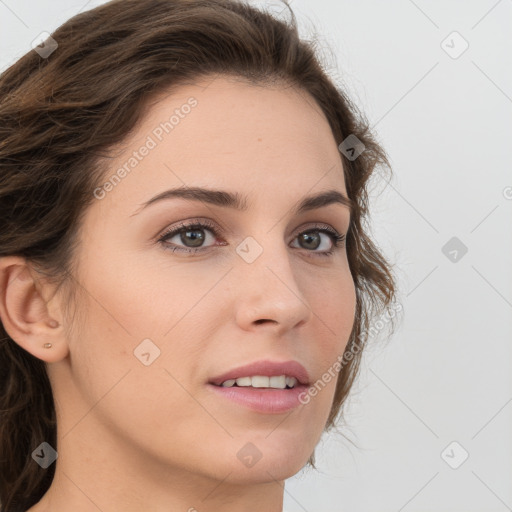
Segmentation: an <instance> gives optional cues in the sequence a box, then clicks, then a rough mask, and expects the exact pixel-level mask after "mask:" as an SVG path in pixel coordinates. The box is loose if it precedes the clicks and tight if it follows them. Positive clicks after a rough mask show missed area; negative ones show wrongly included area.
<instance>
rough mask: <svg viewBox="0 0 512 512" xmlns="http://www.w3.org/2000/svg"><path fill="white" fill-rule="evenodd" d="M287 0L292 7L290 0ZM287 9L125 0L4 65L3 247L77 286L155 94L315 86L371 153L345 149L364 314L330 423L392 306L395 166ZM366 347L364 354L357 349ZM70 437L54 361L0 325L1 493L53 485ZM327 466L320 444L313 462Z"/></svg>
mask: <svg viewBox="0 0 512 512" xmlns="http://www.w3.org/2000/svg"><path fill="white" fill-rule="evenodd" d="M283 7H285V6H283ZM289 12H290V14H291V19H290V20H289V21H286V22H285V21H282V20H280V19H278V18H277V17H274V16H271V15H270V14H269V13H266V12H264V11H261V10H257V9H255V8H254V7H251V6H249V5H248V4H247V3H244V2H242V1H238V0H145V1H144V2H141V1H140V0H114V1H111V2H109V3H106V4H104V5H101V6H99V7H97V8H95V9H92V10H90V11H88V12H84V13H81V14H79V15H77V16H74V17H73V18H71V19H70V20H68V21H67V22H66V23H64V24H63V25H62V26H60V27H59V28H58V29H57V30H56V31H55V32H54V33H52V37H53V39H54V40H55V41H56V42H57V44H58V48H57V49H56V50H55V51H54V52H53V53H51V54H50V55H48V56H41V55H40V54H39V52H37V51H35V50H32V51H30V52H28V53H27V54H26V55H24V56H23V57H22V58H20V59H19V60H18V61H17V62H16V63H15V64H13V65H12V66H10V67H9V68H8V69H7V70H6V71H4V72H3V73H2V74H1V75H0V218H1V219H2V221H1V222H2V225H3V226H4V227H3V228H2V230H1V232H0V257H1V256H8V255H17V256H21V257H24V258H26V260H27V261H29V262H30V263H31V265H33V268H35V269H36V270H37V272H39V273H41V274H43V275H44V276H45V278H46V279H49V280H51V281H52V282H54V283H55V284H57V285H58V287H60V286H61V285H65V286H64V289H65V290H66V293H69V299H70V300H69V304H72V303H73V301H72V299H74V298H76V295H75V293H76V292H77V291H78V287H77V285H76V284H74V283H73V262H74V261H75V259H74V255H75V254H76V251H77V250H78V245H77V240H78V237H77V233H78V227H79V225H80V221H81V219H82V215H83V213H84V211H85V210H86V208H87V207H88V206H89V205H90V204H91V203H92V202H93V201H94V196H93V192H92V191H93V190H94V189H95V187H97V186H98V185H100V184H101V183H102V178H103V177H104V175H105V172H106V171H107V170H108V168H107V165H106V164H107V163H108V160H107V159H105V158H104V157H105V156H106V155H107V153H106V151H108V150H109V148H112V147H114V146H115V145H116V144H118V143H121V142H122V141H123V140H125V138H126V137H127V135H128V134H129V133H131V131H132V130H133V129H134V127H135V126H136V124H137V122H138V121H139V120H140V119H141V117H142V115H143V114H144V111H145V107H147V105H148V100H149V99H150V97H156V96H157V95H158V94H159V93H161V92H165V91H168V92H171V91H172V90H174V89H175V88H176V87H178V86H180V85H181V84H185V83H194V81H196V80H199V79H200V78H203V77H209V76H212V77H213V76H214V75H216V74H225V75H232V76H235V77H238V78H240V79H245V80H246V81H249V82H251V83H255V84H256V83H259V84H263V85H265V84H270V83H274V82H275V81H276V80H277V81H279V82H281V83H286V84H290V85H292V86H296V87H298V88H300V89H301V90H304V91H306V92H308V93H309V94H310V95H311V96H312V97H313V98H314V99H315V101H316V102H317V103H318V105H319V106H320V107H321V109H322V110H323V112H324V114H325V116H326V118H327V120H328V122H329V124H330V127H331V129H332V132H333V134H334V137H335V140H336V141H337V143H338V144H339V143H341V142H342V141H343V140H345V139H346V137H348V136H349V135H355V136H356V137H357V139H359V141H360V142H361V143H362V144H364V148H365V149H364V151H363V153H362V154H360V155H359V156H358V157H357V158H355V159H354V158H349V157H347V156H346V154H343V153H342V152H341V151H340V158H341V159H342V162H343V166H344V172H345V183H346V187H347V193H348V196H349V198H350V199H351V200H352V201H353V203H354V210H353V212H352V218H351V226H350V229H349V232H348V235H347V241H346V247H347V255H348V261H349V265H350V269H351V272H352V277H353V280H354V283H355V286H356V296H357V300H356V317H355V322H354V328H353V330H352V333H351V336H350V339H349V342H348V344H347V347H346V351H345V353H352V354H353V357H352V358H350V359H349V360H346V361H344V363H343V365H342V366H343V369H342V371H340V373H339V376H338V382H337V388H336V392H335V397H334V403H333V407H332V410H331V412H330V415H329V418H328V421H327V424H326V430H328V429H330V428H331V427H333V426H334V425H335V422H336V421H337V419H338V418H337V416H338V413H339V412H340V408H341V406H342V404H344V403H345V399H346V398H347V396H348V393H349V390H350V388H351V387H352V384H353V382H354V380H355V378H356V375H357V373H358V369H359V364H360V359H361V354H362V350H361V349H362V347H364V346H365V342H366V341H367V339H368V328H369V326H370V323H371V321H372V320H373V319H374V318H375V316H376V315H377V314H379V313H382V312H384V311H387V310H388V309H389V308H390V305H391V303H392V300H393V298H394V295H395V284H394V278H393V274H392V272H391V267H390V265H389V263H388V262H387V261H386V260H385V259H384V257H383V256H382V255H381V253H380V252H379V250H378V248H377V247H376V246H375V245H374V243H372V241H371V240H370V238H369V236H368V234H367V232H366V227H365V222H366V217H367V215H368V191H367V187H368V179H369V177H370V176H371V175H372V173H373V171H374V169H375V168H376V167H377V166H379V165H382V166H385V167H386V168H387V169H388V170H390V166H389V162H388V160H387V157H386V153H385V152H384V150H383V149H382V148H381V147H380V146H379V144H378V143H377V142H376V140H375V139H374V137H373V135H372V134H371V132H370V130H369V127H368V122H367V121H366V120H365V118H364V116H363V115H362V114H361V113H360V112H359V110H358V109H357V108H356V106H355V105H354V104H353V103H351V101H350V100H349V98H348V97H347V96H346V95H345V93H344V92H343V91H342V90H340V88H338V87H337V86H336V85H335V84H334V83H333V81H332V79H331V78H329V76H328V74H327V72H326V71H325V70H324V68H323V64H322V63H321V61H320V60H319V58H318V56H317V55H316V50H315V45H314V43H313V42H308V41H304V40H301V39H300V38H299V34H298V29H297V25H296V20H295V16H294V14H293V12H292V11H291V9H289ZM356 347H358V349H357V352H356V351H355V348H356ZM43 441H46V442H48V443H49V444H50V445H51V446H52V447H54V448H56V449H57V447H56V445H57V439H56V415H55V408H54V402H53V397H52V390H51V386H50V382H49V380H48V377H47V373H46V367H45V363H44V362H43V361H42V360H40V359H38V358H35V357H34V356H32V355H31V354H29V353H28V352H27V351H25V350H24V349H22V348H21V347H20V346H19V345H18V344H17V343H15V342H14V341H13V340H12V339H11V338H10V337H9V336H8V335H7V333H6V331H5V329H4V327H3V325H2V324H1V323H0V502H1V504H2V508H1V510H2V511H3V512H19V511H20V510H26V509H28V508H30V507H31V506H32V505H34V504H35V503H37V502H38V501H39V500H40V499H41V497H42V496H43V495H44V494H45V492H46V491H47V490H48V488H49V486H50V484H51V482H52V479H53V476H54V473H55V464H52V465H50V466H49V467H48V469H42V468H41V467H40V466H39V465H38V464H36V463H35V462H34V460H33V459H32V457H31V454H32V452H33V450H34V449H35V448H36V447H37V446H38V445H39V444H41V442H43ZM308 462H309V463H310V464H311V465H312V466H313V467H315V466H314V453H313V454H312V455H311V458H310V460H309V461H308Z"/></svg>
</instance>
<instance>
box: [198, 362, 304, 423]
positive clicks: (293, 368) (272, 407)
mask: <svg viewBox="0 0 512 512" xmlns="http://www.w3.org/2000/svg"><path fill="white" fill-rule="evenodd" d="M254 375H265V376H267V377H274V376H279V375H288V376H289V377H295V378H296V379H297V381H298V382H297V384H296V385H295V387H294V388H292V389H270V388H261V389H258V388H251V387H236V386H234V387H223V386H221V384H222V383H223V382H224V381H226V380H229V379H238V378H239V377H252V376H254ZM308 384H309V375H308V372H307V371H306V369H305V368H304V366H302V365H301V364H300V363H298V362H297V361H284V362H278V361H268V360H263V361H256V362H255V363H252V364H248V365H245V366H240V367H238V368H234V369H233V370H230V371H228V372H226V373H224V374H223V375H219V376H218V377H215V378H213V379H212V380H211V381H210V382H209V383H208V385H209V388H210V389H211V390H212V391H213V392H214V393H218V394H219V395H220V396H223V397H225V398H228V399H229V400H232V401H234V402H235V403H237V404H240V405H244V406H245V407H248V408H249V409H251V410H253V411H257V412H260V413H268V414H278V413H283V412H286V411H288V410H290V409H293V408H295V407H297V406H298V405H300V404H301V403H303V402H301V401H300V400H299V397H300V395H301V393H303V392H305V391H306V390H307V388H308Z"/></svg>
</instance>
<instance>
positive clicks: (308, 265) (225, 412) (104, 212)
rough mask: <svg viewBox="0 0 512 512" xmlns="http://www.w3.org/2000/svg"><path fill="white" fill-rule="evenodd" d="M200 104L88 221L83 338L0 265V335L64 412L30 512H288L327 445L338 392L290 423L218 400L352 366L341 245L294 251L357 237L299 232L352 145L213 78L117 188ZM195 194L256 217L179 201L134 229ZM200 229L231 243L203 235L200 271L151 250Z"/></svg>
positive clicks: (264, 92)
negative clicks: (148, 344)
mask: <svg viewBox="0 0 512 512" xmlns="http://www.w3.org/2000/svg"><path fill="white" fill-rule="evenodd" d="M190 96H193V97H194V98H196V99H197V101H198V104H197V106H196V107H195V108H193V109H192V110H191V112H190V114H188V115H187V116H185V117H184V118H183V119H181V120H180V122H179V124H178V125H177V126H175V128H174V129H173V130H172V131H171V132H170V133H169V134H165V135H164V137H163V139H162V141H161V142H160V143H159V144H158V145H157V146H156V147H155V148H154V149H152V150H151V151H150V152H149V154H148V155H147V156H145V157H144V159H142V161H140V162H139V164H138V165H137V166H136V167H135V168H134V169H133V170H132V171H131V172H130V174H128V175H127V176H126V177H124V179H122V180H121V182H120V183H119V184H117V185H116V186H115V187H114V188H113V189H112V190H111V191H110V192H108V193H107V194H106V195H105V197H104V198H103V199H101V200H95V201H94V203H93V204H92V205H91V206H90V207H89V208H88V210H87V212H86V215H85V217H84V221H83V224H82V226H81V230H80V237H79V240H80V245H79V251H78V253H77V260H76V268H77V273H76V275H75V276H74V277H75V279H76V280H77V281H78V282H79V283H80V285H81V287H82V288H83V290H86V293H85V292H84V293H83V294H82V295H81V300H80V301H79V303H78V304H77V309H78V310H79V312H80V314H77V316H76V318H75V320H74V321H73V319H72V318H67V316H66V314H65V309H64V303H63V299H62V296H61V295H60V294H59V293H53V292H54V290H53V289H52V287H51V285H50V284H49V283H47V282H45V281H44V280H42V279H41V276H40V275H38V274H37V273H36V272H35V271H34V270H33V269H32V268H31V267H30V266H28V265H26V262H25V261H24V260H23V259H22V258H19V257H6V258H3V259H2V260H1V264H0V271H1V282H2V283H3V288H4V289H3V290H2V293H1V303H0V315H1V318H2V322H3V323H4V326H5V328H6V330H7V332H8V334H9V335H10V336H11V337H12V338H13V339H14V340H15V341H16V342H17V343H18V344H19V345H21V346H22V347H23V348H24V349H25V350H27V351H28V352H30V353H31V354H33V355H34V356H35V357H38V358H40V359H42V360H44V361H45V362H46V363H47V369H48V374H49V377H50V381H51V385H52V390H53V393H54V398H55V402H56V410H57V422H58V454H59V456H58V459H57V462H56V473H55V478H54V480H53V483H52V485H51V487H50V489H49V490H48V492H47V493H46V494H45V496H44V497H43V498H42V500H41V501H40V502H39V503H38V504H37V505H35V506H33V507H32V508H31V509H30V512H49V511H51V512H67V511H69V510H73V511H75V512H93V511H94V512H97V511H99V510H101V511H103V512H118V511H119V512H120V511H123V512H135V511H136V512H140V510H151V511H154V512H163V511H166V512H167V511H169V510H176V511H183V512H187V511H188V512H194V511H197V512H214V511H219V510H222V511H223V512H230V511H235V510H236V511H237V512H240V511H245V512H251V511H258V512H259V511H261V510H266V511H270V512H278V511H281V510H282V504H283V493H284V480H285V479H286V478H289V477H291V476H292V475H294V474H296V473H297V472H298V471H299V470H300V469H301V468H302V467H303V466H304V465H305V464H306V462H307V460H308V458H309V457H310V455H311V454H312V452H313V451H314V448H315V446H316V444H317V443H318V441H319V440H320V436H321V434H322V432H323V429H324V426H325V423H326V421H327V418H328V415H329V411H330V409H331V406H332V402H333V396H334V390H335V383H336V380H335V379H332V380H331V381H330V382H329V383H328V384H327V385H326V386H325V388H324V389H323V390H322V391H321V392H319V393H318V394H317V395H316V396H315V397H312V398H311V400H310V402H309V403H308V404H306V405H301V406H299V407H297V408H295V409H293V410H292V411H291V412H286V413H281V414H262V413H258V412H254V411H251V410H249V409H247V408H245V407H243V406H240V405H236V404H234V403H232V402H231V401H228V400H226V399H224V398H223V397H217V396H213V394H212V392H211V390H210V389H209V388H208V386H207V382H208V381H209V380H210V379H211V378H213V377H214V376H217V375H219V374H222V373H224V372H225V371H227V370H229V369H231V368H234V367H236V366H239V365H242V364H246V363H249V362H253V361H256V360H260V359H272V360H278V361H285V360H288V359H294V360H297V361H298V362H300V363H301V364H303V365H304V366H305V367H306V369H307V371H308V373H309V376H310V381H311V382H312V383H313V382H315V381H317V380H318V379H320V378H321V376H322V374H323V373H324V372H325V371H327V370H328V369H329V368H330V367H331V366H332V365H333V363H334V362H335V360H336V358H337V357H338V356H339V355H340V354H342V353H343V351H344V348H345V346H346V344H347V341H348V339H349V335H350V332H351V329H352V326H353V322H354V315H355V301H356V297H355V288H354V283H353V279H352V276H351V273H350V269H349V264H348V259H347V255H346V249H345V246H344V245H343V246H342V247H341V248H338V249H337V250H336V248H335V252H334V254H333V255H332V256H328V257H322V256H320V255H318V253H320V252H325V251H327V250H330V249H331V248H332V247H333V245H334V242H333V241H332V240H331V238H330V237H329V235H327V234H323V233H320V234H319V236H320V237H321V239H320V240H321V245H320V246H319V247H317V248H314V246H312V247H313V248H310V246H308V245H304V244H302V245H301V239H300V237H299V236H298V235H299V234H300V233H303V232H305V231H307V230H308V229H311V227H312V226H314V224H315V223H319V222H320V223H325V224H328V225H329V226H332V227H333V228H334V229H335V230H336V231H337V232H338V233H340V234H346V233H347V230H348V227H349V222H350V212H349V209H348V208H347V207H345V206H343V205H341V204H331V205H328V206H325V207H322V208H319V209H315V210H312V211H309V212H306V213H303V214H301V215H294V214H292V208H293V207H294V206H295V205H296V203H298V202H299V201H300V200H301V199H302V198H303V197H305V196H307V195H311V194H313V193H318V192H321V191H324V190H327V189H335V190H338V191H340V192H342V193H344V194H345V195H346V188H345V182H344V178H343V168H342V162H341V159H340V154H339V151H338V148H337V145H338V143H339V142H340V141H336V140H335V139H334V137H333V135H332V132H331V130H330V127H329V125H328V122H327V119H326V118H325V116H324V115H323V113H322V112H321V109H320V107H319V106H318V105H317V104H316V103H315V102H314V100H313V98H312V97H310V96H309V95H308V94H307V93H305V92H303V91H298V90H296V89H292V88H289V87H288V88H284V87H283V86H281V87H274V88H271V87H269V86H265V87H256V86H254V85H248V84H245V83H242V82H240V81H235V80H232V79H228V78H226V77H217V78H215V79H214V80H213V81H211V80H210V81H204V82H198V83H197V84H195V85H186V86H182V87H181V88H180V89H179V90H178V91H175V92H174V93H173V94H172V95H163V96H160V97H159V99H158V102H156V103H154V104H153V106H152V107H151V108H150V109H149V111H148V113H147V115H146V116H145V117H144V119H143V120H142V123H141V124H140V125H139V126H138V127H137V129H136V131H135V132H134V134H133V135H132V136H131V137H130V138H129V139H127V141H126V145H125V146H123V148H124V149H123V152H122V153H118V154H117V155H116V157H115V158H114V159H113V160H112V165H111V167H110V169H111V171H112V172H110V173H109V174H108V176H111V175H112V173H113V172H115V170H116V169H118V167H120V166H122V165H123V163H124V162H126V160H127V158H128V157H129V155H131V153H132V152H133V151H134V150H137V149H138V148H140V146H141V145H142V144H144V142H145V141H146V139H147V136H148V135H149V134H151V132H152V130H154V129H155V127H157V126H158V125H159V124H160V123H161V122H162V121H164V120H167V119H168V118H169V116H170V114H169V113H170V112H171V113H172V111H174V109H176V108H180V106H181V105H183V104H184V103H186V101H187V99H188V98H189V97H190ZM108 176H107V178H108ZM184 185H186V186H187V187H191V186H203V187H209V188H214V189H221V190H228V191H231V192H238V193H241V194H243V195H247V197H248V205H249V206H248V209H247V211H245V212H239V211H235V210H232V209H230V208H226V207H219V206H213V205H207V204H206V203H203V202H196V201H189V200H185V199H181V198H180V199H171V200H165V201H160V202H157V203H155V204H153V205H151V206H148V207H147V208H145V209H143V210H142V211H141V212H140V213H138V214H136V215H133V214H134V212H135V211H136V210H137V209H139V208H140V206H141V204H143V203H144V202H145V201H147V200H149V199H150V198H151V197H153V196H155V195H157V194H159V193H160V192H162V191H164V190H167V189H170V188H175V187H181V186H184ZM192 219H198V220H201V219H203V220H204V219H210V221H211V222H213V224H214V226H215V227H217V228H218V230H219V233H220V234H219V236H218V237H215V235H214V234H213V233H211V232H210V231H205V232H204V235H205V236H206V237H207V238H206V239H205V241H204V243H203V247H209V248H207V249H205V251H204V252H203V253H198V254H196V255H194V254H187V253H178V252H172V250H166V249H165V248H164V245H163V244H162V243H161V242H160V243H159V242H157V241H156V238H157V235H161V234H163V233H164V231H165V230H166V229H167V228H169V227H172V226H175V225H177V224H178V223H179V221H187V220H192ZM248 236H251V237H253V238H254V239H255V240H256V241H257V243H258V244H259V245H260V246H261V247H262V249H263V252H262V253H261V254H260V255H259V257H257V258H256V259H255V260H254V261H253V262H252V263H247V262H246V261H245V260H244V259H243V258H241V257H240V256H239V255H238V254H237V252H236V248H237V246H238V245H239V244H241V243H242V241H243V240H244V239H245V238H246V237H248ZM188 240H189V245H188V246H189V247H192V245H191V244H190V239H188ZM216 240H217V241H218V244H216ZM167 242H168V243H169V244H172V243H174V244H176V245H179V246H180V247H182V248H184V247H186V245H184V244H186V242H187V240H185V242H184V241H183V239H182V238H180V235H179V234H178V235H175V236H174V237H172V238H171V239H168V240H167ZM220 243H224V245H219V244H220ZM51 320H56V321H57V322H58V323H59V325H58V326H57V327H52V326H51V325H50V323H51ZM146 338H149V339H151V340H152V342H153V343H154V344H155V345H156V346H157V347H158V348H159V349H160V352H161V353H160V356H159V357H158V358H156V359H155V360H154V361H153V362H152V363H151V364H150V365H149V366H145V365H144V364H142V363H141V361H140V360H139V359H138V358H137V357H135V356H134V353H133V352H134V349H135V348H136V347H137V346H138V345H139V344H140V343H141V342H142V340H144V339H146ZM47 342H49V343H52V344H53V346H52V348H50V349H45V348H43V344H44V343H47ZM249 442H250V443H253V444H254V445H255V446H256V447H257V448H258V450H259V451H260V452H261V454H262V457H261V459H260V460H259V461H258V462H257V463H256V464H255V465H253V466H252V467H247V466H246V465H244V464H243V463H242V462H241V461H240V460H239V458H238V457H237V452H238V451H239V450H240V449H241V448H242V447H244V446H245V445H246V444H247V443H249Z"/></svg>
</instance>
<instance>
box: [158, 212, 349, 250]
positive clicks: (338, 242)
mask: <svg viewBox="0 0 512 512" xmlns="http://www.w3.org/2000/svg"><path fill="white" fill-rule="evenodd" d="M196 229H205V230H207V231H211V232H212V233H213V235H215V237H216V238H218V237H219V232H218V231H217V229H216V227H215V226H214V225H213V224H212V223H211V222H209V221H201V222H182V223H180V224H179V225H178V226H175V227H173V228H171V229H170V230H169V231H167V232H165V233H164V234H163V235H162V236H161V237H160V238H159V239H158V242H159V243H161V244H162V245H163V246H164V249H166V250H172V252H175V251H177V252H185V253H193V254H195V253H198V252H202V251H205V250H207V249H209V247H201V248H198V249H192V248H190V247H185V248H184V247H179V246H176V245H175V246H172V245H169V243H168V242H167V240H168V239H169V238H173V237H174V236H175V235H179V234H180V233H182V232H185V231H193V230H196ZM312 231H313V232H314V231H316V232H319V233H325V234H327V235H329V237H330V238H331V240H332V241H333V244H334V248H333V249H331V250H330V251H323V252H316V251H307V250H306V249H305V250H306V251H307V252H311V253H313V254H314V255H315V256H323V257H329V256H333V255H334V253H335V252H336V251H338V250H340V249H341V248H342V247H343V245H344V241H345V238H346V236H345V235H340V234H339V233H338V232H337V231H336V230H334V229H333V228H331V227H329V226H328V225H327V224H322V225H316V226H312V227H311V228H308V229H307V230H305V231H302V232H301V233H299V234H298V235H297V237H298V236H300V235H303V234H306V233H311V232H312ZM297 237H296V238H297Z"/></svg>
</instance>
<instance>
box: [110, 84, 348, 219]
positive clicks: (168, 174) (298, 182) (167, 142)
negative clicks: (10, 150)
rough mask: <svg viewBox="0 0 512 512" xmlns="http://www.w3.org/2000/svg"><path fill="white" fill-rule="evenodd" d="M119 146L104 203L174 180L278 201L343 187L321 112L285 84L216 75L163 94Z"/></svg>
mask: <svg viewBox="0 0 512 512" xmlns="http://www.w3.org/2000/svg"><path fill="white" fill-rule="evenodd" d="M121 147H122V150H121V151H118V152H117V153H116V155H115V157H114V158H113V159H112V160H110V162H109V166H110V168H109V171H110V174H109V173H107V175H106V176H105V181H108V180H109V177H110V176H112V175H115V174H121V175H122V178H121V179H120V180H118V179H116V180H113V181H116V182H118V183H116V184H113V186H112V187H109V188H110V191H109V192H108V194H107V195H106V199H107V201H104V206H106V205H107V204H109V203H114V204H117V205H118V206H125V207H133V206H134V205H135V206H136V205H137V204H140V203H142V202H143V201H145V200H147V198H148V195H154V194H155V193H158V192H161V191H163V190H164V189H166V188H175V187H179V186H181V187H187V186H204V187H210V188H217V189H221V188H222V189H226V190H233V191H234V190H236V191H239V192H241V193H243V195H244V196H248V197H250V196H252V195H255V196H257V195H261V194H265V195H266V196H268V195H270V194H276V199H277V198H278V197H280V198H284V197H286V195H287V192H289V193H290V197H295V198H297V197H302V196H304V195H306V194H307V192H308V191H310V192H314V191H315V190H317V189H325V188H336V189H338V190H340V191H344V192H346V188H345V183H344V179H343V167H342V161H341V157H340V153H339V151H338V148H337V143H336V141H335V139H334V136H333V134H332V131H331V129H330V126H329V123H328V121H327V119H326V118H325V115H324V114H323V112H322V110H321V108H320V107H319V106H318V105H317V104H316V102H315V100H314V99H313V98H312V97H311V96H310V95H309V94H308V93H306V92H305V91H301V90H297V89H295V88H292V87H290V86H285V85H273V86H272V87H270V86H256V85H252V84H247V83H245V82H241V81H239V80H234V79H231V78H228V77H217V78H215V79H209V80H204V81H201V82H198V83H195V84H190V85H184V86H181V87H179V88H178V89H176V90H174V91H173V92H172V93H169V92H164V93H161V94H159V95H158V96H156V97H155V98H153V99H152V100H151V102H150V104H149V105H148V107H147V110H146V113H145V115H144V117H143V118H142V119H141V121H140V122H139V124H138V125H137V127H136V128H135V129H134V130H133V132H132V133H131V135H130V136H129V137H128V138H127V139H126V140H125V141H124V142H123V144H122V146H121ZM120 169H124V172H118V171H119V170H120ZM102 202H103V201H102ZM132 210H133V208H132Z"/></svg>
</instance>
